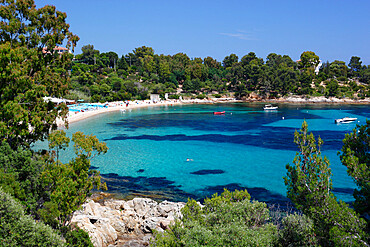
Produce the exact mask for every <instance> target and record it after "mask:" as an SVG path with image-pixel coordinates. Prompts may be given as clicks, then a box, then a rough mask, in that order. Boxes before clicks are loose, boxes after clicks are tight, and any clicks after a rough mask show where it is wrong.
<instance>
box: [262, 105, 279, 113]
mask: <svg viewBox="0 0 370 247" xmlns="http://www.w3.org/2000/svg"><path fill="white" fill-rule="evenodd" d="M263 109H264V110H265V111H271V110H277V109H278V107H277V106H273V105H271V104H268V105H265V106H264V107H263Z"/></svg>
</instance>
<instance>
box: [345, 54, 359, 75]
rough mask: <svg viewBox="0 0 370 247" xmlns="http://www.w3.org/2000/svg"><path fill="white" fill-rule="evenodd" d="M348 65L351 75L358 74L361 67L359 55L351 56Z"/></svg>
mask: <svg viewBox="0 0 370 247" xmlns="http://www.w3.org/2000/svg"><path fill="white" fill-rule="evenodd" d="M348 67H349V68H350V70H351V74H352V75H353V76H358V75H359V72H360V71H361V69H362V61H361V58H360V57H356V56H352V57H351V60H350V61H349V63H348Z"/></svg>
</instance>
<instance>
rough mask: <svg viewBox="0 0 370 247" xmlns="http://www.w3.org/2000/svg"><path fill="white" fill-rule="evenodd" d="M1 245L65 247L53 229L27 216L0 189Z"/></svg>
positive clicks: (15, 202) (10, 197) (16, 203)
mask: <svg viewBox="0 0 370 247" xmlns="http://www.w3.org/2000/svg"><path fill="white" fill-rule="evenodd" d="M0 202H1V203H0V225H1V227H0V243H1V245H2V246H63V245H64V244H63V241H62V239H61V237H60V236H59V235H58V234H57V233H55V232H54V231H53V230H52V229H51V227H49V226H47V225H44V224H43V223H41V222H35V221H34V220H33V219H32V218H31V216H29V215H25V213H24V211H23V208H22V206H21V205H20V204H19V203H18V202H17V201H16V200H15V199H14V198H13V197H12V196H10V195H9V194H7V193H4V192H3V191H2V189H1V188H0Z"/></svg>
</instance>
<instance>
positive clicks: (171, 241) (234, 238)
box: [152, 190, 277, 246]
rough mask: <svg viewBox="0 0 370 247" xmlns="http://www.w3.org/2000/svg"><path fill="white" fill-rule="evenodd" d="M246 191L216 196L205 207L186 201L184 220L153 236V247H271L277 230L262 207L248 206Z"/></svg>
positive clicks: (257, 205)
mask: <svg viewBox="0 0 370 247" xmlns="http://www.w3.org/2000/svg"><path fill="white" fill-rule="evenodd" d="M249 199H250V195H249V194H248V192H247V191H235V192H229V191H227V190H225V192H223V193H222V194H221V195H220V196H218V195H217V194H215V195H214V196H212V198H210V199H206V200H205V203H204V204H205V205H204V207H202V206H200V205H199V204H198V203H197V202H196V201H194V200H189V201H188V203H187V204H186V205H185V207H184V208H183V209H182V210H181V212H182V214H183V218H182V220H181V221H176V222H175V224H174V225H172V226H170V229H167V230H166V231H165V232H164V233H158V232H156V233H155V234H154V237H155V239H154V242H153V243H152V244H153V245H154V246H271V245H272V244H273V243H274V242H275V241H276V236H277V228H276V226H274V225H273V224H271V223H266V222H267V220H268V219H269V210H268V209H267V207H266V204H265V203H261V202H257V201H253V202H250V200H249Z"/></svg>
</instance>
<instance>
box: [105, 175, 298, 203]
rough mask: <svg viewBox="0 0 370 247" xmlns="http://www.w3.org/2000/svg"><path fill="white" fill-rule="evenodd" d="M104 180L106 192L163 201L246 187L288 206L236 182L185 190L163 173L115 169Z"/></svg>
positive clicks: (277, 199)
mask: <svg viewBox="0 0 370 247" xmlns="http://www.w3.org/2000/svg"><path fill="white" fill-rule="evenodd" d="M101 176H102V180H103V182H106V183H107V186H108V192H109V193H114V194H117V195H119V196H118V197H121V198H124V199H132V198H134V197H148V198H152V199H153V200H157V201H162V200H170V201H182V202H186V201H187V200H188V198H193V199H195V200H198V201H200V202H203V201H204V199H205V198H206V197H211V196H212V195H213V194H215V193H218V194H221V193H222V192H223V191H224V188H226V189H228V190H229V191H234V190H245V189H246V190H247V191H248V193H249V194H250V195H251V198H252V200H258V201H261V202H265V203H267V204H279V205H280V206H281V207H285V206H287V205H290V206H291V203H290V201H289V199H288V198H286V197H285V196H283V195H280V194H277V193H272V192H270V191H268V190H266V189H264V188H259V187H254V188H248V187H243V186H241V185H240V184H237V183H231V184H226V185H218V186H208V187H205V188H204V189H201V190H198V191H195V192H194V193H187V192H185V191H183V190H181V189H180V186H175V185H173V184H174V182H173V181H170V180H167V179H166V178H164V177H143V176H140V177H130V176H119V175H117V174H114V173H109V174H102V175H101Z"/></svg>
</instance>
